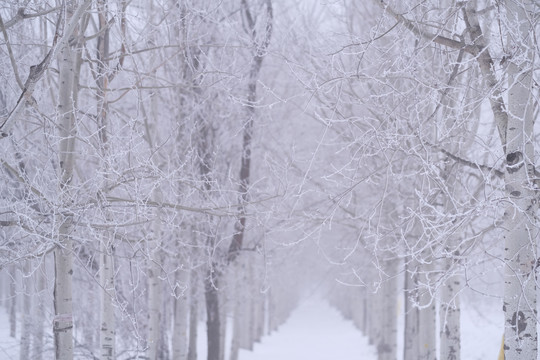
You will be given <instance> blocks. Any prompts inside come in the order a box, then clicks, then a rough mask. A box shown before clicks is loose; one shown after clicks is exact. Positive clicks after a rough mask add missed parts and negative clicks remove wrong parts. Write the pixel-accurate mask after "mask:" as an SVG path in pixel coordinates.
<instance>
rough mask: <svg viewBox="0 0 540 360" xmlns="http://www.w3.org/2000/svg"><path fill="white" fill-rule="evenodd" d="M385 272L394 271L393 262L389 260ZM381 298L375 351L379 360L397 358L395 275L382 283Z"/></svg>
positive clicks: (390, 272)
mask: <svg viewBox="0 0 540 360" xmlns="http://www.w3.org/2000/svg"><path fill="white" fill-rule="evenodd" d="M387 273H388V274H390V275H393V274H395V273H396V269H395V264H394V262H390V263H389V266H388V268H387ZM381 290H382V295H383V296H382V298H381V299H380V302H381V305H382V312H381V315H382V324H381V325H382V327H381V330H382V331H381V335H380V338H379V344H378V346H377V353H378V356H379V360H395V359H396V358H397V312H396V300H397V280H396V278H395V277H391V278H389V279H388V280H387V281H386V282H385V283H384V285H383V288H382V289H381Z"/></svg>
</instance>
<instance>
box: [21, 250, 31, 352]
mask: <svg viewBox="0 0 540 360" xmlns="http://www.w3.org/2000/svg"><path fill="white" fill-rule="evenodd" d="M29 273H30V260H26V261H25V263H24V276H23V285H24V288H23V291H22V296H23V314H22V316H23V318H22V331H21V348H20V352H19V359H21V360H26V359H29V358H30V341H31V336H32V335H31V331H32V318H31V316H32V299H33V296H32V295H33V294H32V293H31V286H30V278H29V277H27V274H29Z"/></svg>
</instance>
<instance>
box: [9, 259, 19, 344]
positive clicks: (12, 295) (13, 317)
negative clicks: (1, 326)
mask: <svg viewBox="0 0 540 360" xmlns="http://www.w3.org/2000/svg"><path fill="white" fill-rule="evenodd" d="M10 274H11V276H10V279H9V300H10V301H9V336H11V337H12V338H15V337H17V281H16V278H17V272H16V270H15V266H14V265H11V266H10Z"/></svg>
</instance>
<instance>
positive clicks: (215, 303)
mask: <svg viewBox="0 0 540 360" xmlns="http://www.w3.org/2000/svg"><path fill="white" fill-rule="evenodd" d="M217 279H218V276H216V275H214V271H213V270H212V269H209V270H208V273H207V274H206V279H204V295H205V300H206V330H207V336H208V358H207V360H221V352H220V350H221V344H220V342H221V331H220V330H221V325H220V320H221V319H220V314H219V310H220V308H219V293H218V288H217V286H218V284H217Z"/></svg>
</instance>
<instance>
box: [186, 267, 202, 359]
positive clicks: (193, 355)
mask: <svg viewBox="0 0 540 360" xmlns="http://www.w3.org/2000/svg"><path fill="white" fill-rule="evenodd" d="M198 288H199V276H198V273H197V270H191V277H190V303H189V346H188V355H187V359H188V360H197V326H198V323H199V322H198V318H199V317H198V313H199V294H198Z"/></svg>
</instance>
